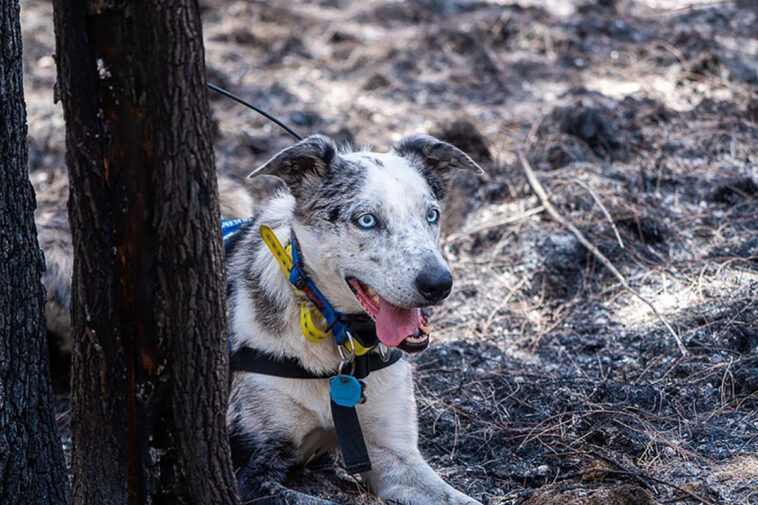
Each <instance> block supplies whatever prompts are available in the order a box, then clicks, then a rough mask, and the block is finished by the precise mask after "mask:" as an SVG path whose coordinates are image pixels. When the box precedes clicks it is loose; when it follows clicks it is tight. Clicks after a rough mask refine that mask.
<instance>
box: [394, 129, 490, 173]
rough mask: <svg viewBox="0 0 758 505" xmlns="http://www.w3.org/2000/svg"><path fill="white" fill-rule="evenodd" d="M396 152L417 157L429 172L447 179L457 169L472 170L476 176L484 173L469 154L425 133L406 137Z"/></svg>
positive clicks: (398, 145) (397, 146) (396, 147)
mask: <svg viewBox="0 0 758 505" xmlns="http://www.w3.org/2000/svg"><path fill="white" fill-rule="evenodd" d="M395 152H397V153H398V154H400V155H401V156H405V157H416V158H417V159H420V160H421V161H423V163H424V165H426V167H427V168H429V170H431V171H432V172H434V173H435V174H436V175H438V176H440V177H441V178H442V179H447V178H449V176H450V172H451V171H452V170H453V169H456V168H462V169H465V170H470V171H471V172H474V173H476V174H482V173H484V170H482V167H480V166H479V165H477V163H476V162H475V161H474V160H472V159H471V158H470V157H469V155H468V154H466V153H464V152H463V151H461V150H460V149H458V148H457V147H455V146H454V145H452V144H448V143H447V142H443V141H442V140H440V139H437V138H434V137H432V136H431V135H425V134H423V133H421V134H416V135H411V136H409V137H405V138H404V139H403V140H401V141H400V143H399V144H397V145H396V146H395Z"/></svg>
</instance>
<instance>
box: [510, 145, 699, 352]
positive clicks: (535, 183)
mask: <svg viewBox="0 0 758 505" xmlns="http://www.w3.org/2000/svg"><path fill="white" fill-rule="evenodd" d="M518 157H519V160H520V161H521V167H522V168H523V170H524V174H525V175H526V179H527V181H529V185H530V186H531V187H532V189H533V190H534V192H535V194H536V195H537V197H538V198H539V199H540V201H541V202H542V205H543V206H544V207H545V209H546V210H547V212H548V214H550V216H551V217H552V218H553V219H554V220H555V221H557V222H558V223H559V224H560V225H562V226H563V227H564V228H566V229H567V230H568V231H570V232H571V233H572V234H573V235H574V236H575V237H576V239H577V240H578V241H579V242H580V243H581V244H582V245H583V246H584V247H585V248H587V250H588V251H590V252H591V253H592V254H593V255H594V256H595V257H596V258H597V259H598V260H600V262H601V263H602V264H603V265H604V266H605V268H607V269H608V270H609V271H610V272H611V273H612V274H613V275H614V276H615V277H616V278H617V279H618V280H619V282H620V283H621V285H622V286H623V287H624V289H626V290H627V291H629V292H630V293H631V294H632V295H634V296H635V297H636V298H638V299H639V300H641V301H642V302H643V303H644V304H645V305H647V306H648V307H650V310H651V311H652V312H653V314H655V316H656V317H657V318H658V320H659V321H660V322H662V323H663V325H664V326H665V327H666V329H667V330H668V331H669V333H671V335H672V336H673V337H674V340H675V341H676V345H677V347H679V352H681V353H682V354H683V355H685V356H686V355H687V354H689V351H688V350H687V348H686V347H684V343H683V342H682V339H681V338H680V337H679V334H678V333H677V332H676V331H674V328H673V327H672V326H671V324H669V322H668V321H666V320H665V319H664V318H663V316H662V315H661V313H660V312H658V309H656V308H655V306H654V305H653V304H652V303H651V302H650V301H649V300H647V299H646V298H645V297H643V296H642V295H641V294H639V293H637V292H636V291H635V290H634V289H632V287H631V286H630V285H629V282H627V280H626V277H624V275H623V274H622V273H621V272H619V271H618V270H617V269H616V267H615V266H613V263H611V261H610V260H609V259H608V258H606V257H605V255H604V254H603V253H601V252H600V250H598V248H597V247H595V246H594V245H593V244H592V242H590V241H589V240H587V239H586V238H585V236H584V235H583V234H582V232H580V231H579V230H578V229H577V228H576V227H575V226H574V225H572V224H571V223H569V222H568V221H567V220H566V219H565V218H564V217H563V216H561V215H560V213H558V211H557V210H556V209H555V207H553V204H552V203H550V199H549V197H548V195H547V192H546V191H545V188H543V187H542V184H541V183H540V181H539V180H538V179H537V176H536V175H534V171H533V170H532V167H531V165H530V164H529V161H527V159H526V157H525V156H524V153H522V152H521V151H518Z"/></svg>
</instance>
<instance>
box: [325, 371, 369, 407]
mask: <svg viewBox="0 0 758 505" xmlns="http://www.w3.org/2000/svg"><path fill="white" fill-rule="evenodd" d="M329 395H330V396H331V397H332V401H333V402H334V403H336V404H337V405H339V406H341V407H355V406H356V405H357V404H358V403H359V402H360V401H361V397H362V396H363V386H361V383H360V382H358V379H356V378H355V377H353V376H352V375H335V376H334V377H332V378H331V379H329Z"/></svg>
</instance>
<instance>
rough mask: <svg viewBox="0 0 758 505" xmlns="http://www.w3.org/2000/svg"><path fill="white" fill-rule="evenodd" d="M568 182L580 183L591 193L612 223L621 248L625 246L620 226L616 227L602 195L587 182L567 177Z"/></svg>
mask: <svg viewBox="0 0 758 505" xmlns="http://www.w3.org/2000/svg"><path fill="white" fill-rule="evenodd" d="M566 180H567V181H568V182H573V183H574V184H578V185H579V186H581V187H582V188H584V190H585V191H586V192H587V193H589V194H590V196H591V197H592V199H593V200H595V203H597V205H598V207H600V210H602V211H603V214H605V218H606V219H607V220H608V222H609V223H610V224H611V228H612V229H613V233H614V234H615V235H616V240H618V243H619V246H621V248H622V249H623V248H624V243H623V242H622V241H621V235H619V231H618V228H616V223H614V222H613V218H612V217H611V213H610V212H608V209H606V208H605V205H603V202H602V201H601V200H600V197H599V196H597V193H595V191H594V190H593V189H592V188H590V187H589V186H588V185H587V184H585V183H583V182H582V181H580V180H579V179H566Z"/></svg>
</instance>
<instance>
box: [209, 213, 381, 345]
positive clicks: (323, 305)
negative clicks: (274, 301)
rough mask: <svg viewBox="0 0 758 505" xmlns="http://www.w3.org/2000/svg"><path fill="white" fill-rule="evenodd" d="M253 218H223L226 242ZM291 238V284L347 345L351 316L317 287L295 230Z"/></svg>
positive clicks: (329, 328)
mask: <svg viewBox="0 0 758 505" xmlns="http://www.w3.org/2000/svg"><path fill="white" fill-rule="evenodd" d="M253 220H254V219H253V218H245V219H225V220H222V221H221V233H222V237H223V239H224V242H226V241H227V240H228V239H229V238H230V237H231V236H233V235H235V234H236V233H237V232H239V230H240V228H241V227H242V225H244V224H246V223H249V222H252V221H253ZM290 240H291V244H292V270H290V274H289V282H290V284H292V285H293V286H295V287H296V288H297V289H298V290H300V291H302V292H303V294H305V296H306V297H307V298H308V300H310V301H311V303H313V305H314V306H315V307H316V309H318V311H319V312H320V313H321V315H322V316H323V317H324V321H325V322H326V331H331V332H332V335H334V341H335V342H336V343H337V345H338V346H343V345H345V344H346V343H347V342H348V340H349V339H350V338H351V337H353V335H352V334H351V333H350V327H349V325H348V323H347V321H348V320H349V319H350V316H346V315H345V314H343V313H342V312H339V311H338V310H336V309H335V308H334V307H333V306H332V304H331V303H329V300H327V299H326V297H325V296H324V294H323V293H321V290H319V289H318V287H316V284H315V283H314V282H313V279H311V278H310V276H309V275H308V273H307V272H306V270H305V266H304V263H303V255H302V252H301V251H300V244H299V243H298V241H297V238H296V237H295V232H294V231H292V232H291V239H290ZM375 339H376V334H375V332H373V339H371V340H374V342H372V343H371V344H370V345H373V343H375ZM363 340H364V339H363V338H361V339H360V340H359V342H360V343H361V345H364V346H365V345H366V344H364V342H363Z"/></svg>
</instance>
